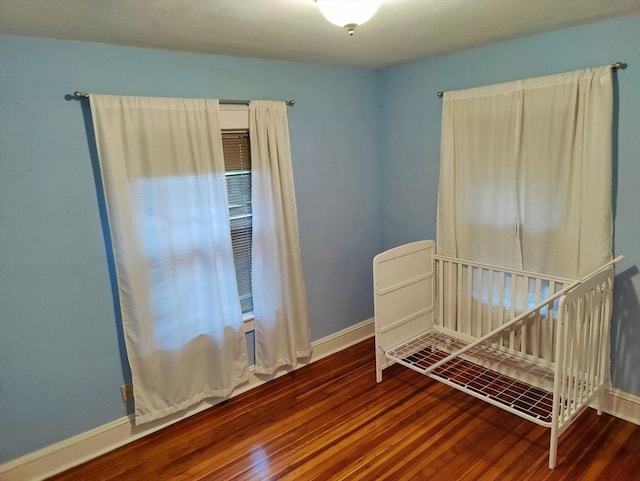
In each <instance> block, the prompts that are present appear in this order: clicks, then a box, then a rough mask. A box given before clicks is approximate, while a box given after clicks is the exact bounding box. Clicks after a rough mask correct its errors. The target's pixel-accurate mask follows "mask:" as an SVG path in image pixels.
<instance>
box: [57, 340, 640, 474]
mask: <svg viewBox="0 0 640 481" xmlns="http://www.w3.org/2000/svg"><path fill="white" fill-rule="evenodd" d="M548 449H549V430H548V429H544V428H542V427H540V426H537V425H534V424H533V423H530V422H528V421H525V420H523V419H521V418H519V417H517V416H515V415H513V414H510V413H506V412H504V411H502V410H500V409H498V408H496V407H494V406H491V405H488V404H486V403H483V402H482V401H479V400H477V399H475V398H473V397H471V396H467V395H465V394H463V393H461V392H459V391H456V390H454V389H452V388H449V387H448V386H445V385H443V384H441V383H437V382H435V381H433V380H431V379H429V378H427V377H425V376H422V375H420V374H417V373H415V372H413V371H410V370H408V369H406V368H403V367H401V366H399V365H395V366H391V367H390V368H389V369H387V370H385V373H384V379H383V382H382V383H379V384H378V383H376V381H375V360H374V346H373V341H372V340H367V341H364V342H361V343H358V344H356V345H355V346H352V347H350V348H348V349H346V350H344V351H342V352H339V353H337V354H334V355H332V356H329V357H328V358H325V359H322V360H320V361H318V362H316V363H314V364H311V365H309V366H305V367H304V368H302V369H299V370H298V371H295V372H293V373H291V374H288V375H286V376H283V377H280V378H278V379H275V380H273V381H270V382H268V383H267V384H265V385H263V386H260V387H258V388H256V389H253V390H251V391H248V392H247V393H244V394H242V395H240V396H237V397H235V398H233V399H230V400H227V401H225V402H222V403H221V404H218V405H216V406H214V407H211V408H209V409H207V410H206V411H203V412H201V413H199V414H196V415H194V416H192V417H190V418H188V419H185V420H183V421H181V422H179V423H177V424H174V425H172V426H169V427H168V428H165V429H163V430H162V431H159V432H157V433H154V434H152V435H149V436H147V437H145V438H143V439H140V440H137V441H135V442H133V443H130V444H129V445H127V446H123V447H121V448H119V449H116V450H114V451H112V452H110V453H107V454H105V455H103V456H101V457H99V458H96V459H94V460H92V461H89V462H87V463H85V464H83V465H80V466H78V467H76V468H74V469H71V470H69V471H67V472H64V473H61V474H59V475H57V476H54V477H52V478H50V479H51V480H54V481H67V480H91V481H107V480H118V481H121V480H122V481H127V480H135V481H143V480H171V481H199V480H215V481H220V480H222V481H227V480H237V481H245V480H246V481H256V480H258V481H263V480H279V481H280V480H282V481H286V480H291V481H294V480H295V481H299V480H303V481H313V480H318V481H358V480H364V481H370V480H376V481H377V480H385V479H388V480H393V481H403V480H412V481H413V480H433V479H438V480H447V481H475V480H500V481H509V480H514V481H515V480H517V481H569V480H576V479H580V480H587V481H588V480H599V479H615V480H616V481H617V480H622V481H624V480H627V479H629V480H638V479H640V426H636V425H634V424H631V423H628V422H625V421H622V420H620V419H616V418H613V417H611V416H607V415H603V416H597V415H596V413H595V411H593V410H588V411H587V412H585V413H584V414H583V415H582V416H581V417H580V419H579V420H578V421H577V422H576V423H575V424H574V425H573V426H571V427H570V428H569V429H568V430H567V432H566V433H564V434H563V436H562V437H561V438H560V442H559V450H558V467H557V468H556V469H555V470H549V469H548V466H547V463H548Z"/></svg>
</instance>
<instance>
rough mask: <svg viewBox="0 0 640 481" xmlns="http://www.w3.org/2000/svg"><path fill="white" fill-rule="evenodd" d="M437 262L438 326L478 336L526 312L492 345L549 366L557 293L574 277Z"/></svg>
mask: <svg viewBox="0 0 640 481" xmlns="http://www.w3.org/2000/svg"><path fill="white" fill-rule="evenodd" d="M436 265H437V274H438V276H437V277H438V296H439V299H438V316H437V322H438V325H439V326H440V327H441V328H443V329H446V330H448V331H452V332H455V333H458V334H460V335H462V336H468V337H470V338H473V339H478V338H480V337H482V336H484V335H486V334H488V333H490V332H493V331H494V330H496V329H500V328H501V327H503V326H504V325H505V324H508V323H509V322H510V321H512V320H514V319H515V318H517V317H519V316H521V315H522V314H525V313H527V311H530V312H529V313H528V314H527V315H525V316H523V317H526V322H524V323H521V325H519V326H518V328H517V329H515V328H514V329H509V330H503V331H502V335H500V336H496V337H494V338H493V340H492V347H493V348H496V349H501V350H506V351H509V352H511V353H513V354H516V355H519V356H520V357H524V358H529V359H532V360H536V361H543V362H545V363H549V364H551V362H552V360H553V353H554V351H553V348H552V346H553V342H554V326H553V323H554V319H556V318H557V316H558V313H557V308H558V302H557V301H558V299H559V296H557V295H556V294H557V293H558V292H560V291H562V290H563V289H564V288H566V287H567V286H569V285H570V284H571V283H572V282H573V280H571V279H566V278H561V277H554V276H544V275H540V274H537V273H532V272H526V271H521V270H515V269H505V268H501V267H497V266H492V265H489V264H482V263H477V262H472V261H467V260H461V259H455V258H449V257H445V256H440V255H438V256H436ZM543 303H544V304H543ZM536 306H539V308H536V309H534V307H536Z"/></svg>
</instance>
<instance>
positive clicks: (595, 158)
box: [437, 66, 613, 278]
mask: <svg viewBox="0 0 640 481" xmlns="http://www.w3.org/2000/svg"><path fill="white" fill-rule="evenodd" d="M612 92H613V90H612V74H611V69H610V68H609V66H604V67H597V68H590V69H586V70H580V71H576V72H569V73H563V74H557V75H550V76H545V77H538V78H533V79H527V80H519V81H515V82H508V83H503V84H498V85H491V86H486V87H479V88H474V89H468V90H460V91H453V92H446V93H445V94H444V99H443V111H442V141H441V163H440V169H441V171H440V186H439V197H438V228H437V239H438V244H437V245H438V251H439V253H440V254H444V255H449V256H454V257H460V258H465V259H470V260H476V261H482V262H487V263H491V264H497V265H500V266H505V267H515V268H523V269H526V270H531V271H536V272H543V273H548V274H555V275H559V276H564V277H570V278H577V277H579V276H581V275H584V274H586V273H588V272H590V271H592V270H593V269H595V268H597V267H599V266H600V265H602V264H603V263H605V262H606V261H608V260H610V259H611V254H612V239H613V223H612V210H611V183H612V177H611V176H612V166H611V163H612V159H611V151H612V111H613V99H612V97H613V93H612Z"/></svg>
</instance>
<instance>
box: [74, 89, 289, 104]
mask: <svg viewBox="0 0 640 481" xmlns="http://www.w3.org/2000/svg"><path fill="white" fill-rule="evenodd" d="M73 96H74V97H75V98H77V99H79V100H80V99H88V98H89V94H88V93H85V92H78V91H77V90H76V91H75V92H73ZM219 102H220V103H221V104H225V105H249V104H250V103H251V100H229V99H220V100H219ZM283 102H284V103H285V104H287V105H288V106H289V107H293V106H294V105H295V104H296V101H295V100H293V99H291V100H283Z"/></svg>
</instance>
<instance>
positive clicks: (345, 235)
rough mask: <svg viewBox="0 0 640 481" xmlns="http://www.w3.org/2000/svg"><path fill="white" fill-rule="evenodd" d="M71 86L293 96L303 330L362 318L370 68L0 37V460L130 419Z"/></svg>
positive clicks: (366, 277)
mask: <svg viewBox="0 0 640 481" xmlns="http://www.w3.org/2000/svg"><path fill="white" fill-rule="evenodd" d="M74 90H83V91H88V92H97V93H118V94H129V95H145V96H185V97H213V98H232V99H233V98H241V99H244V98H249V99H251V98H254V99H255V98H257V99H285V98H286V99H289V98H294V99H296V101H297V103H296V105H295V107H293V108H290V109H289V110H288V114H289V126H290V133H291V144H292V155H293V168H294V176H295V185H296V191H297V201H298V214H299V224H300V237H301V250H302V256H303V263H304V270H305V273H306V279H307V282H306V287H307V295H308V304H309V317H310V322H311V331H312V337H313V339H314V340H316V339H319V338H322V337H324V336H327V335H328V334H331V333H334V332H337V331H339V330H341V329H344V328H345V327H348V326H350V325H352V324H354V323H355V322H358V321H361V320H364V319H367V318H369V317H371V315H372V300H371V291H372V286H371V278H372V276H371V258H372V257H373V255H374V254H375V253H377V252H379V251H380V248H381V235H380V229H379V226H378V222H379V218H380V215H379V212H378V210H377V206H378V192H377V190H376V187H377V185H378V181H377V178H376V175H377V172H378V168H377V163H378V159H377V156H378V152H379V149H378V148H377V142H378V139H377V120H376V119H377V117H378V104H377V72H375V71H373V70H366V69H355V68H347V67H335V66H318V65H306V64H296V63H288V62H276V61H264V60H255V59H240V58H230V57H222V56H207V55H199V54H189V53H179V52H167V51H157V50H149V49H135V48H125V47H114V46H105V45H99V44H88V43H77V42H63V41H56V40H42V39H35V38H20V37H7V36H5V37H0V125H1V130H0V274H1V277H0V323H1V324H0V329H1V335H0V377H1V379H0V383H1V386H0V432H1V434H0V462H2V461H6V460H9V459H12V458H14V457H17V456H19V455H22V454H25V453H28V452H31V451H34V450H36V449H39V448H42V447H44V446H47V445H49V444H51V443H54V442H57V441H60V440H62V439H65V438H68V437H70V436H72V435H75V434H78V433H81V432H84V431H87V430H89V429H91V428H95V427H97V426H100V425H102V424H104V423H107V422H109V421H113V420H114V419H117V418H119V417H121V416H123V415H124V414H125V413H126V407H125V405H124V404H123V403H122V401H121V399H120V394H119V386H120V385H121V384H123V383H124V382H125V380H127V379H129V372H128V367H127V365H126V361H124V358H123V351H122V348H121V345H122V343H121V339H122V337H121V335H120V333H119V331H118V329H119V328H118V327H117V323H116V319H115V315H114V305H113V298H112V295H111V285H110V278H109V272H108V268H107V258H106V249H105V243H104V239H103V230H102V227H101V219H100V216H99V211H98V203H97V195H96V186H95V184H94V173H93V170H92V164H91V158H90V150H89V142H88V140H87V134H86V132H85V123H84V119H83V107H82V103H81V102H79V101H77V100H66V99H65V95H67V94H70V93H72V92H73V91H74ZM85 107H86V104H85Z"/></svg>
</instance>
